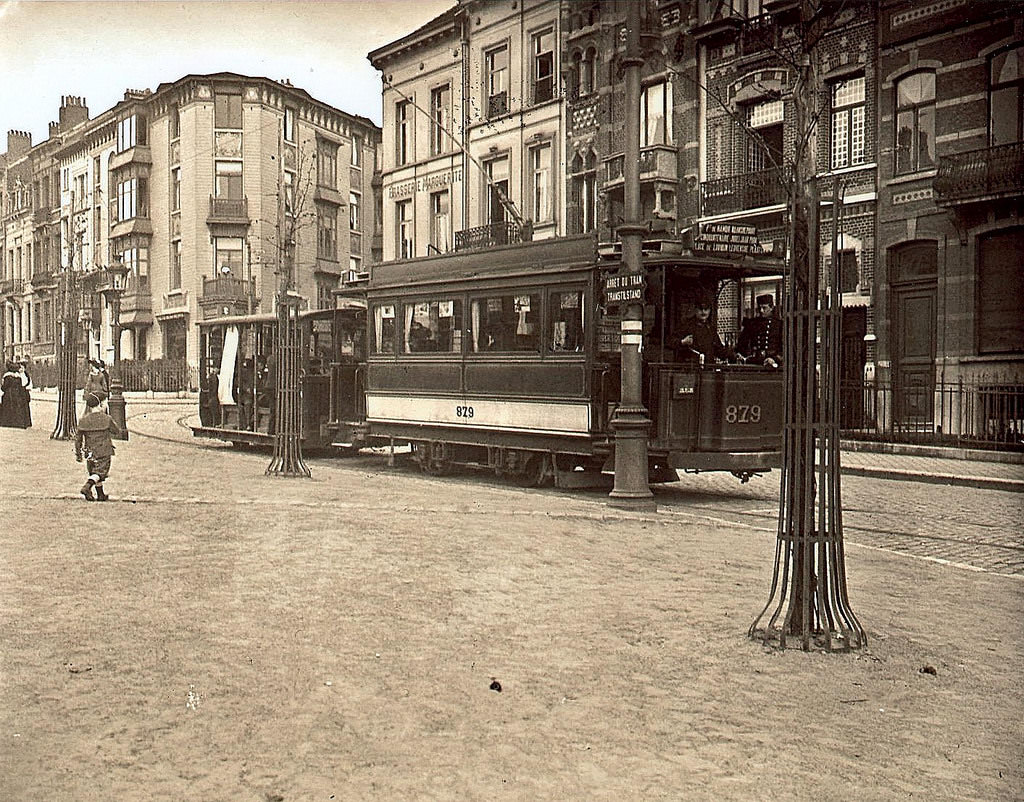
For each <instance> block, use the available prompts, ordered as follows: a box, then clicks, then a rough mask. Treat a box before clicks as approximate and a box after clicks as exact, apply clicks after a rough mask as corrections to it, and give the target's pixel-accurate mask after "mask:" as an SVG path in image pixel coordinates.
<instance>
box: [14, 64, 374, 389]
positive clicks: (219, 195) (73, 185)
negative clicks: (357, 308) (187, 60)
mask: <svg viewBox="0 0 1024 802" xmlns="http://www.w3.org/2000/svg"><path fill="white" fill-rule="evenodd" d="M72 100H73V101H74V102H71V103H69V102H68V99H65V104H64V106H63V107H62V109H61V122H60V123H58V124H54V125H51V130H50V138H49V139H48V140H47V142H44V143H42V144H40V145H38V146H36V147H34V148H33V147H32V146H31V138H30V137H28V138H27V142H26V141H25V139H26V137H27V135H25V136H18V135H15V136H14V138H13V140H12V138H11V137H9V138H8V154H7V155H6V157H5V172H6V174H7V175H6V178H7V180H6V181H5V198H4V204H3V208H4V211H5V218H4V220H5V245H4V249H3V251H4V253H5V255H6V258H5V260H4V263H3V279H4V290H5V319H6V321H5V322H6V325H5V333H4V340H3V344H4V349H5V352H6V354H7V355H8V356H18V357H30V358H32V359H33V360H37V359H38V360H41V361H43V362H46V361H52V358H53V354H54V353H55V352H54V348H53V343H54V339H55V336H54V332H55V314H54V312H53V311H52V303H53V299H54V290H55V285H56V282H55V281H54V279H55V277H56V276H57V274H58V273H59V271H60V270H62V269H66V268H68V267H69V266H70V267H71V269H73V270H74V271H75V274H76V276H77V277H78V279H79V281H78V285H79V288H80V290H81V294H80V297H79V300H78V305H79V310H80V311H79V322H80V323H81V326H80V333H79V336H80V337H81V343H80V348H79V352H80V353H84V354H85V355H87V356H91V357H101V358H105V359H106V360H107V361H108V362H109V361H110V359H111V357H112V353H113V337H114V336H115V332H116V331H117V329H116V328H115V323H119V324H120V330H121V333H120V336H121V341H120V353H121V357H122V359H126V360H131V359H135V360H146V359H150V360H151V359H160V358H164V359H171V360H175V361H177V362H179V363H187V364H188V365H189V366H190V368H192V369H194V368H196V367H197V366H198V360H199V354H200V353H201V351H200V347H199V345H200V344H199V337H198V330H197V328H196V327H195V324H196V323H197V322H198V321H200V320H204V319H209V318H212V317H218V316H224V315H234V314H244V313H246V312H250V311H252V312H259V311H263V312H267V311H272V309H273V304H274V297H275V294H276V293H277V292H278V291H279V290H280V288H281V287H282V273H283V272H290V276H291V280H290V288H291V290H292V291H294V292H296V293H298V294H299V295H301V296H302V297H303V298H304V299H305V303H306V305H307V306H308V307H310V308H317V307H327V306H332V305H333V302H334V301H333V297H332V294H331V292H332V290H333V289H334V288H335V287H337V286H338V284H339V282H340V281H342V280H343V279H346V278H348V277H349V276H351V275H354V274H361V273H363V272H365V271H366V270H367V269H368V268H369V264H370V262H371V260H372V258H373V245H374V233H375V232H374V218H375V215H374V213H373V210H374V208H375V206H376V199H375V196H374V192H375V184H374V181H373V170H374V165H375V161H376V151H377V148H378V146H379V142H380V129H378V128H377V127H376V126H375V125H373V123H372V122H370V121H369V120H367V119H365V118H362V117H357V116H354V115H350V114H346V113H345V112H342V111H339V110H338V109H335V108H333V107H331V106H328V105H327V104H324V103H321V102H320V101H318V100H316V99H315V98H313V97H311V96H310V95H309V94H307V93H306V92H304V91H303V90H301V89H299V88H297V87H294V86H292V85H290V84H288V83H283V82H277V81H272V80H269V79H266V78H256V77H247V76H242V75H236V74H233V73H218V74H213V75H189V76H186V77H184V78H181V79H180V80H178V81H175V82H173V83H167V84H161V85H160V86H159V87H157V89H156V90H155V91H150V90H143V91H133V90H129V91H127V92H126V93H125V97H124V100H123V101H122V102H121V103H119V104H117V105H116V106H115V107H114V108H112V109H109V110H108V111H106V112H104V113H103V114H101V115H100V116H99V117H97V118H95V119H89V116H88V109H87V108H86V107H85V105H84V102H83V101H82V100H81V99H80V98H79V99H72ZM66 112H67V113H66ZM12 144H13V146H14V148H13V150H12ZM12 156H14V157H15V158H13V159H12ZM33 171H35V172H36V173H38V174H39V178H38V180H37V182H36V183H38V189H37V188H36V187H35V184H33V187H32V191H31V192H27V191H25V192H20V194H19V189H20V188H21V187H23V186H24V184H25V179H18V178H17V176H20V175H22V174H25V175H26V176H31V175H32V174H33ZM19 180H20V182H21V183H18V181H19ZM44 188H46V189H48V190H49V191H48V192H46V191H44ZM26 221H30V224H31V231H32V240H33V243H32V246H31V250H30V244H29V242H28V240H27V233H26V230H23V228H24V226H25V225H29V222H26ZM58 221H59V241H58V239H57V231H56V229H57V228H58ZM287 240H291V241H292V242H294V247H293V248H292V249H290V254H291V255H290V260H288V259H285V256H284V251H285V249H284V248H282V247H281V243H282V242H284V241H287ZM287 261H290V262H291V265H290V271H282V267H281V266H282V264H286V263H287ZM33 262H36V263H38V272H37V273H35V274H31V277H32V281H28V277H29V276H30V273H29V270H28V267H27V265H28V264H30V263H33ZM118 263H119V264H121V265H123V266H124V267H126V268H127V274H126V276H125V279H124V285H123V286H122V287H120V291H121V292H120V316H119V319H118V320H117V321H115V320H114V319H113V307H112V305H111V293H109V292H106V290H109V289H111V283H112V281H113V280H114V279H113V278H112V273H111V272H110V271H109V270H108V268H109V267H110V266H111V265H114V264H118ZM37 309H38V311H36V313H35V314H36V316H35V318H34V322H26V320H27V319H30V318H29V315H31V314H32V312H33V311H35V310H37ZM193 378H194V373H193Z"/></svg>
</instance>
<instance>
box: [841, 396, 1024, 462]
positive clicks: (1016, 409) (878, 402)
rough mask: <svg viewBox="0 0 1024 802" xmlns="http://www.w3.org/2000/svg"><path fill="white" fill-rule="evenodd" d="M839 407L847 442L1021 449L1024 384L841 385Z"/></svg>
mask: <svg viewBox="0 0 1024 802" xmlns="http://www.w3.org/2000/svg"><path fill="white" fill-rule="evenodd" d="M840 403H841V407H840V428H841V429H842V434H843V437H846V438H848V439H861V440H877V441H882V442H898V443H917V444H922V445H941V446H958V447H969V448H989V449H998V450H1012V451H1024V384H1019V383H1013V382H999V381H991V382H966V381H958V382H948V383H942V382H937V383H935V384H934V385H933V386H932V387H930V388H928V387H919V386H914V387H911V388H901V387H899V386H898V385H894V384H892V383H889V382H845V383H843V384H842V385H841V386H840Z"/></svg>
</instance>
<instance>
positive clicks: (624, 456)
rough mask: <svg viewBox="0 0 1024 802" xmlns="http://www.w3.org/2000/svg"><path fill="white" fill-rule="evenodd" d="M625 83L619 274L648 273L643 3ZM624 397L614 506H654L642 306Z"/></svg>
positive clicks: (618, 417) (623, 352) (617, 428)
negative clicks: (643, 203)
mask: <svg viewBox="0 0 1024 802" xmlns="http://www.w3.org/2000/svg"><path fill="white" fill-rule="evenodd" d="M621 63H622V65H623V68H624V71H625V83H626V132H625V134H626V149H625V160H624V179H625V180H624V185H623V192H624V213H625V218H626V219H625V222H624V223H623V224H622V225H620V226H619V227H618V233H619V239H620V240H621V241H622V265H621V267H620V269H619V273H620V275H622V276H624V277H626V276H640V275H642V273H643V258H642V249H643V234H644V231H645V228H644V226H643V225H642V224H641V223H640V66H641V65H642V64H643V56H642V54H641V52H640V3H639V2H631V3H629V4H628V5H627V10H626V53H625V57H624V58H623V59H622V62H621ZM620 327H621V332H620V338H621V339H620V342H621V347H620V356H621V360H622V363H621V385H620V386H621V395H620V401H619V405H618V407H616V409H615V414H614V415H613V416H612V420H611V422H610V424H611V427H612V430H613V431H614V432H615V486H614V487H613V488H612V491H611V493H610V494H609V497H610V501H609V504H611V505H612V506H617V507H642V508H645V509H649V508H652V507H654V506H655V504H654V495H653V494H652V493H651V488H650V485H649V484H648V481H647V436H648V432H649V430H650V427H651V421H650V419H649V418H648V417H647V409H646V408H645V407H644V403H643V362H642V360H641V357H640V349H641V347H642V345H643V301H642V300H640V301H630V302H628V303H627V304H626V306H625V307H624V309H623V313H622V319H621V322H620Z"/></svg>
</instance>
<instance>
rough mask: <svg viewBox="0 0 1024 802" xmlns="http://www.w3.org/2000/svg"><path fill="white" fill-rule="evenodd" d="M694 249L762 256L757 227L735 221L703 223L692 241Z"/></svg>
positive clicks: (720, 253) (763, 250)
mask: <svg viewBox="0 0 1024 802" xmlns="http://www.w3.org/2000/svg"><path fill="white" fill-rule="evenodd" d="M693 249H694V250H695V251H704V252H706V253H713V254H715V255H718V256H764V255H765V249H764V248H763V247H761V243H760V242H758V240H757V227H756V226H745V225H741V224H737V223H704V224H703V225H702V226H701V228H700V234H698V236H697V237H696V239H695V240H694V241H693Z"/></svg>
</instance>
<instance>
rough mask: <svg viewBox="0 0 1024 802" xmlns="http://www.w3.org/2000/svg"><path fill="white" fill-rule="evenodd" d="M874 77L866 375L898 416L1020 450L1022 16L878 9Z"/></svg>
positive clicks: (909, 5)
mask: <svg viewBox="0 0 1024 802" xmlns="http://www.w3.org/2000/svg"><path fill="white" fill-rule="evenodd" d="M878 72H879V82H880V86H879V89H880V92H879V112H880V125H879V146H880V147H879V159H878V162H879V210H878V234H879V238H878V246H877V250H878V255H877V258H878V271H877V275H876V282H875V286H876V289H877V293H878V308H879V310H883V309H884V310H885V311H886V314H884V315H879V318H880V324H879V327H878V374H879V379H880V380H883V381H885V382H887V383H889V384H891V386H892V387H893V390H894V392H895V404H894V410H893V415H894V417H895V418H896V419H897V420H900V419H923V420H927V421H933V422H934V424H935V425H936V426H938V427H941V428H942V430H943V431H945V432H949V433H955V432H956V431H958V429H959V427H961V426H965V425H968V426H974V427H976V428H977V427H983V428H987V429H991V428H992V427H993V426H1002V427H1004V431H994V432H991V433H992V434H993V435H995V436H997V437H1001V438H1002V437H1007V436H1008V437H1013V438H1015V439H1016V440H1017V441H1018V442H1019V441H1020V438H1021V432H1022V430H1024V398H1022V394H1021V392H1020V389H1019V388H1020V385H1021V383H1022V381H1024V302H1022V299H1024V8H1022V7H1021V5H1020V4H1017V3H1000V2H971V3H967V2H963V1H962V0H961V1H960V2H944V3H939V2H883V3H882V4H881V12H880V20H879V67H878ZM960 386H963V387H968V388H971V390H972V392H971V393H970V395H965V394H963V393H959V392H958V393H955V394H954V393H952V392H951V389H952V388H954V387H960ZM1013 388H1016V390H1014V391H1013V393H1010V392H1009V391H1011V390H1013ZM967 402H969V403H967ZM1000 421H1001V422H1000ZM1006 427H1009V428H1008V429H1007V428H1006Z"/></svg>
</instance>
